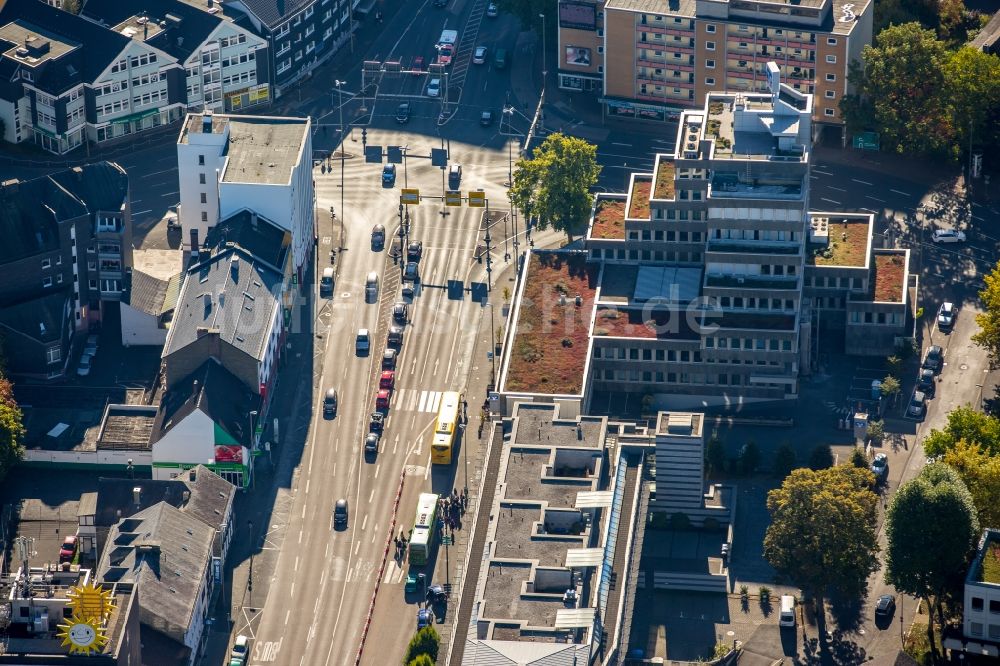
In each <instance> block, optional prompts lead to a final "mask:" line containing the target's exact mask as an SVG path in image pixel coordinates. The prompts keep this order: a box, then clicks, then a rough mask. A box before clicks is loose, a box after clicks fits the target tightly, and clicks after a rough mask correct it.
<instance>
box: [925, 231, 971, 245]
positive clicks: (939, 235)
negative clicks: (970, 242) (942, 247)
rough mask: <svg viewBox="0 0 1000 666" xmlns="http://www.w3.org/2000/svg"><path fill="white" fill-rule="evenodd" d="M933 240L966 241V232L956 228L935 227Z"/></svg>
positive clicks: (936, 241)
mask: <svg viewBox="0 0 1000 666" xmlns="http://www.w3.org/2000/svg"><path fill="white" fill-rule="evenodd" d="M931 240H932V241H934V242H935V243H964V242H965V232H964V231H956V230H955V229H935V230H934V235H933V236H931Z"/></svg>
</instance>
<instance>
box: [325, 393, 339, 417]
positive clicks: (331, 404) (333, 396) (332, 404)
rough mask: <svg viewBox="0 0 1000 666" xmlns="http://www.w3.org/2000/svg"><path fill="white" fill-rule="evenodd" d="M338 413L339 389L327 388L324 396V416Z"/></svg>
mask: <svg viewBox="0 0 1000 666" xmlns="http://www.w3.org/2000/svg"><path fill="white" fill-rule="evenodd" d="M336 415H337V389H332V388H331V389H327V390H326V395H325V396H323V416H330V417H333V416H336Z"/></svg>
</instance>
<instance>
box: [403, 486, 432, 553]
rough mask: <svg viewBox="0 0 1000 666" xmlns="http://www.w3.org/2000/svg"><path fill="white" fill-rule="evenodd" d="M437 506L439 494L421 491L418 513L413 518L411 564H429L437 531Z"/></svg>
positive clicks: (418, 500) (418, 499)
mask: <svg viewBox="0 0 1000 666" xmlns="http://www.w3.org/2000/svg"><path fill="white" fill-rule="evenodd" d="M437 508H438V496H437V495H435V494H434V493H420V497H419V498H417V515H416V516H415V517H414V519H413V533H412V534H410V564H416V565H423V564H427V558H428V557H429V554H430V550H431V546H432V545H433V544H434V535H435V534H436V533H437Z"/></svg>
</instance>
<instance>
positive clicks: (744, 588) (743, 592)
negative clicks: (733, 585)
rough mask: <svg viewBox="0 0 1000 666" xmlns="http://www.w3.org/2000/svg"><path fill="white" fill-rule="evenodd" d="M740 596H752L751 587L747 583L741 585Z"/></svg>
mask: <svg viewBox="0 0 1000 666" xmlns="http://www.w3.org/2000/svg"><path fill="white" fill-rule="evenodd" d="M740 596H741V597H744V598H746V597H749V596H750V588H749V587H747V586H746V585H740Z"/></svg>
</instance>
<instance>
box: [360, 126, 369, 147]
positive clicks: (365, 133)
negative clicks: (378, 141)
mask: <svg viewBox="0 0 1000 666" xmlns="http://www.w3.org/2000/svg"><path fill="white" fill-rule="evenodd" d="M367 143H368V128H367V127H362V128H361V147H362V148H363V147H364V146H365V144H367Z"/></svg>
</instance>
